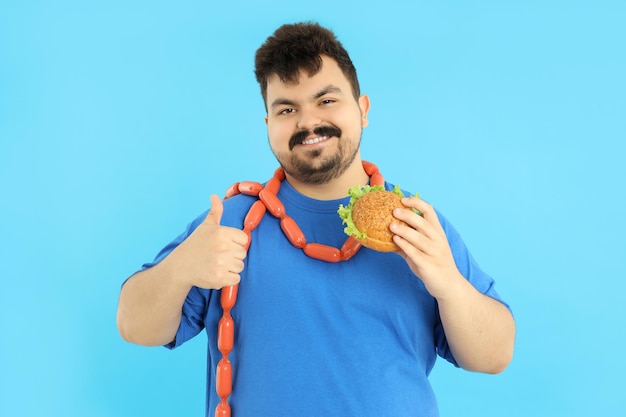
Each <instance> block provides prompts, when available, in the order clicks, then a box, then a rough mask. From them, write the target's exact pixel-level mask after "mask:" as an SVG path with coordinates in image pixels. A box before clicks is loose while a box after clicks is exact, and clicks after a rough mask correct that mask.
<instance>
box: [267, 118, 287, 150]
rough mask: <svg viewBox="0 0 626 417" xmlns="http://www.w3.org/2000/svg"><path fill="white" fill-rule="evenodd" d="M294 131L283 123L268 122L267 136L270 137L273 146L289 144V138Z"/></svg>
mask: <svg viewBox="0 0 626 417" xmlns="http://www.w3.org/2000/svg"><path fill="white" fill-rule="evenodd" d="M292 133H293V132H292V131H291V130H289V128H288V127H287V126H286V125H285V124H282V123H268V125H267V137H268V138H269V142H270V145H271V146H272V148H275V147H282V146H285V145H287V146H288V144H289V138H290V137H291V135H292Z"/></svg>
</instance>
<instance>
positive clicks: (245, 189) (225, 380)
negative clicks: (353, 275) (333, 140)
mask: <svg viewBox="0 0 626 417" xmlns="http://www.w3.org/2000/svg"><path fill="white" fill-rule="evenodd" d="M363 169H364V170H365V173H366V174H367V175H368V176H369V177H370V185H384V183H385V180H384V178H383V176H382V175H381V174H380V172H378V167H377V166H376V165H374V164H372V163H371V162H367V161H363ZM284 179H285V171H284V170H283V169H282V168H281V167H279V168H278V169H276V171H274V176H273V177H272V178H271V179H270V180H269V181H267V182H266V183H265V186H264V185H263V184H261V183H259V182H252V181H245V182H237V183H235V184H233V185H232V186H231V187H230V188H229V189H228V190H227V191H226V196H225V197H224V199H227V198H230V197H232V196H234V195H237V194H245V195H250V196H255V197H258V198H259V200H257V201H255V202H254V203H253V204H252V206H251V207H250V210H249V211H248V213H247V214H246V217H245V218H244V220H243V231H244V232H245V233H246V234H247V235H248V243H247V245H246V251H247V250H248V248H249V247H250V242H251V241H252V234H251V233H252V231H253V230H254V229H255V228H256V227H257V226H258V225H259V224H260V223H261V220H262V219H263V216H264V215H265V213H266V212H268V211H269V213H270V214H271V215H272V216H274V217H276V218H278V219H280V228H281V229H282V231H283V233H284V234H285V236H286V237H287V239H288V240H289V242H290V243H291V244H292V245H293V246H295V247H296V248H300V249H302V250H303V252H304V253H305V254H306V255H307V256H309V257H311V258H315V259H318V260H321V261H326V262H339V261H347V260H348V259H350V258H352V256H354V254H356V253H357V252H358V250H359V249H360V248H361V244H360V243H359V242H357V241H356V240H355V239H354V238H353V237H352V236H350V237H348V238H347V239H346V241H345V242H344V244H343V245H342V246H341V248H340V249H337V248H335V247H332V246H328V245H323V244H320V243H308V242H307V241H306V237H305V236H304V233H303V232H302V230H301V229H300V227H299V226H298V224H297V223H296V221H295V220H294V219H293V218H291V217H289V216H288V215H287V213H286V211H285V206H284V205H283V203H282V202H281V201H280V199H279V198H278V196H277V194H278V190H279V189H280V185H281V183H282V181H283V180H284ZM238 289H239V285H232V286H229V287H224V288H222V292H221V294H220V304H221V306H222V309H223V315H222V318H221V319H220V321H219V324H218V329H217V348H218V349H219V351H220V353H221V354H222V358H221V359H220V361H219V362H218V364H217V370H216V373H215V387H216V391H217V395H218V396H219V397H220V399H221V401H220V402H219V404H218V405H217V407H216V408H215V417H230V415H231V408H230V405H229V404H228V397H229V396H230V394H231V393H232V388H233V367H232V364H231V362H230V360H229V359H228V355H229V354H230V352H231V351H232V350H233V346H234V343H235V322H234V320H233V317H232V316H231V314H230V312H231V310H232V308H233V307H234V306H235V302H236V301H237V291H238Z"/></svg>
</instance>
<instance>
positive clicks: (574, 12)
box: [0, 0, 626, 417]
mask: <svg viewBox="0 0 626 417" xmlns="http://www.w3.org/2000/svg"><path fill="white" fill-rule="evenodd" d="M468 3H471V4H468ZM503 3H505V2H498V1H473V2H454V1H439V2H430V1H408V0H407V1H397V0H388V1H384V2H368V1H365V0H358V1H357V0H355V1H344V2H339V1H337V0H332V1H327V0H319V1H316V2H302V3H298V4H294V2H279V3H268V2H252V1H249V2H243V1H238V0H232V1H229V2H214V1H209V0H205V1H191V0H186V1H179V2H165V1H133V2H126V1H119V0H115V1H72V0H59V1H55V2H44V1H28V0H23V1H10V0H1V1H0V179H1V186H2V193H1V201H0V210H1V212H0V242H1V243H0V244H1V245H2V247H1V250H0V276H1V279H2V281H1V282H2V285H1V287H0V308H1V309H2V314H1V317H0V338H1V340H2V355H1V356H0V363H1V366H0V383H1V385H2V386H1V387H0V415H4V416H12V417H17V416H34V415H46V416H50V417H52V416H55V417H56V416H63V417H66V416H115V417H125V416H129V417H130V416H170V415H175V416H201V415H203V410H204V392H205V365H206V357H205V343H206V341H205V339H204V337H203V336H202V337H198V338H196V339H195V340H194V341H192V342H190V343H189V344H187V345H185V346H184V347H182V348H181V349H179V350H177V351H175V352H169V351H167V350H165V349H163V348H145V347H138V346H133V345H130V344H127V343H125V342H123V341H122V340H121V339H120V337H119V336H118V334H117V330H116V327H115V311H116V305H117V297H118V292H119V288H120V285H121V283H122V281H123V279H124V278H126V277H127V276H128V275H130V274H131V273H133V272H134V271H135V270H136V269H137V268H139V266H140V265H141V264H142V263H143V262H145V261H147V260H151V259H152V258H153V256H154V255H155V253H156V252H157V251H158V250H159V249H160V248H161V247H162V246H163V245H164V244H165V243H167V242H169V240H170V239H171V238H173V237H174V236H175V235H177V234H178V233H179V232H180V231H182V229H183V228H184V227H185V226H186V224H187V222H188V221H190V220H191V219H192V218H193V217H195V216H196V215H197V214H199V213H200V212H201V211H202V210H204V209H205V208H206V207H208V204H209V195H210V194H211V193H219V194H221V195H223V192H224V190H225V189H226V188H227V187H228V186H229V185H231V184H232V183H233V182H235V181H239V180H257V181H263V180H266V179H268V178H269V177H270V176H271V174H272V172H273V170H274V169H275V168H276V166H277V164H276V161H275V160H274V158H273V156H272V154H271V152H270V151H269V147H268V145H267V139H266V132H265V125H264V123H263V117H264V115H265V113H264V108H263V104H262V100H261V97H260V94H259V90H258V86H257V84H256V82H255V80H254V77H253V72H252V71H253V54H254V51H255V50H256V48H257V47H258V46H260V44H261V43H262V42H263V40H264V39H265V38H266V37H267V36H268V35H270V34H271V33H272V32H273V30H274V29H275V28H276V27H278V26H279V25H280V24H282V23H286V22H294V21H299V20H309V19H312V20H317V21H319V22H320V23H322V24H323V25H326V26H328V27H330V28H332V29H334V30H335V31H336V33H337V34H338V36H339V38H340V39H341V40H342V41H343V43H344V45H345V46H346V47H347V49H348V50H349V51H350V52H351V54H352V57H353V60H354V62H355V64H356V67H357V70H358V71H359V76H360V80H361V85H362V90H363V92H365V93H367V94H369V95H370V99H371V102H372V110H371V113H370V126H369V127H368V128H367V129H366V130H365V132H364V137H363V157H364V158H365V159H367V160H371V161H373V162H375V163H376V164H377V165H378V166H379V167H380V169H381V171H382V173H383V174H384V175H385V176H386V177H387V178H389V179H392V180H393V181H395V182H398V183H400V184H401V185H402V186H403V188H407V189H410V190H413V191H418V192H420V193H421V195H422V196H423V197H424V198H426V199H428V200H430V201H431V202H433V203H434V204H435V205H436V206H437V207H438V208H439V209H440V210H441V211H443V212H444V213H445V214H446V216H447V217H448V218H449V219H450V220H451V221H452V222H453V223H454V224H455V226H456V227H457V228H458V229H459V231H460V232H461V234H462V235H463V236H464V238H465V240H466V242H467V243H468V245H469V247H470V248H471V250H472V252H473V254H474V255H475V257H476V258H477V259H478V261H479V263H480V264H481V265H482V266H483V268H484V269H486V270H487V271H488V272H489V273H490V274H492V275H493V276H494V277H496V279H497V288H498V290H499V291H500V293H501V294H502V295H503V296H504V297H505V298H506V299H507V300H508V301H509V302H510V304H511V306H512V307H513V309H514V312H515V314H516V318H517V325H518V339H517V347H516V355H515V358H514V360H513V362H512V364H511V365H510V367H509V368H508V369H507V370H506V371H505V372H504V373H503V374H501V375H497V376H487V375H479V374H472V373H468V372H464V371H461V370H458V369H454V368H453V367H451V366H450V365H448V364H447V363H444V362H443V361H440V362H438V364H437V365H436V367H435V370H434V371H433V375H432V381H433V384H434V387H435V390H436V392H437V394H438V398H439V401H440V405H441V414H442V417H453V416H461V415H462V416H481V417H489V416H494V417H495V416H510V417H514V416H520V417H528V416H550V417H554V416H568V417H576V416H581V417H582V416H585V417H586V416H590V415H603V416H617V415H625V414H624V413H625V412H626V403H625V400H624V395H623V384H622V383H621V380H622V379H623V377H624V375H625V371H626V366H625V365H624V361H623V360H622V359H623V358H622V356H623V354H624V344H623V342H624V336H625V327H626V326H625V325H624V321H625V318H626V309H625V307H624V305H625V304H626V303H624V301H623V294H624V291H625V290H626V286H625V282H626V280H625V279H624V278H625V276H624V275H625V274H624V267H623V265H624V257H625V255H626V250H625V249H626V245H625V243H624V242H625V240H624V233H625V232H626V222H625V220H624V219H625V216H624V214H623V211H624V201H625V199H624V182H625V180H626V170H625V168H624V156H626V154H625V152H624V142H625V140H626V81H625V80H626V76H625V75H626V53H625V50H624V44H625V41H626V28H625V27H626V25H624V22H625V21H626V4H625V3H624V2H623V1H608V0H607V1H605V0H595V1H576V0H569V1H538V0H530V1H524V2H506V4H503Z"/></svg>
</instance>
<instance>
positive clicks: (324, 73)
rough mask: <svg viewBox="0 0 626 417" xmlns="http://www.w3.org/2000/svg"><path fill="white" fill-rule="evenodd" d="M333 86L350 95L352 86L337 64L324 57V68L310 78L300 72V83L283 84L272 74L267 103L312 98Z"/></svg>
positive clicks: (268, 86) (305, 73)
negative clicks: (282, 99) (279, 99)
mask: <svg viewBox="0 0 626 417" xmlns="http://www.w3.org/2000/svg"><path fill="white" fill-rule="evenodd" d="M328 85H333V86H335V87H337V89H338V90H339V91H340V92H341V93H343V94H349V93H350V92H351V91H352V90H351V89H352V86H351V84H350V82H349V81H348V79H347V78H346V76H345V75H344V73H343V72H342V71H341V68H339V65H338V64H337V62H336V61H335V60H334V59H332V58H330V57H327V56H324V55H322V67H321V69H320V70H319V71H318V72H317V74H314V75H311V76H309V74H308V73H307V72H305V71H300V74H299V76H298V82H296V83H290V82H287V83H285V82H283V81H282V80H281V79H280V78H279V77H278V75H276V74H272V75H271V76H270V77H269V78H268V80H267V102H268V104H269V103H272V102H273V101H274V100H276V99H277V98H282V97H288V98H292V97H294V98H295V97H301V98H305V97H311V96H313V95H315V94H316V93H317V92H318V91H320V90H321V89H323V88H324V87H325V86H328Z"/></svg>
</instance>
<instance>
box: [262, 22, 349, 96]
mask: <svg viewBox="0 0 626 417" xmlns="http://www.w3.org/2000/svg"><path fill="white" fill-rule="evenodd" d="M321 55H327V56H329V57H331V58H333V59H334V60H335V61H337V64H338V65H339V68H340V69H341V71H342V72H343V74H344V75H345V76H346V78H347V79H348V81H349V82H350V84H351V85H352V94H353V95H354V98H355V99H358V98H359V96H360V95H361V92H360V88H359V80H358V78H357V76H356V69H355V68H354V65H353V64H352V60H351V59H350V56H349V55H348V52H347V51H346V50H345V48H344V47H343V45H341V43H340V42H339V41H338V40H337V37H336V36H335V34H334V33H333V32H332V31H330V30H328V29H326V28H323V27H322V26H320V25H319V24H318V23H314V22H301V23H294V24H287V25H283V26H281V27H279V28H278V29H276V31H275V32H274V34H273V35H272V36H270V37H269V38H267V40H266V41H265V42H264V43H263V45H261V47H260V48H259V49H258V50H257V51H256V56H255V60H254V64H255V69H254V73H255V75H256V79H257V81H258V82H259V85H260V87H261V95H263V101H265V102H266V103H267V81H268V79H269V78H270V77H271V76H272V75H273V74H276V75H277V76H278V77H279V78H280V80H281V81H282V82H284V83H293V84H296V83H298V76H299V73H300V71H301V70H302V71H306V72H307V74H308V75H309V76H312V75H315V74H317V73H318V72H319V70H320V69H321V68H322V58H321Z"/></svg>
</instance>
